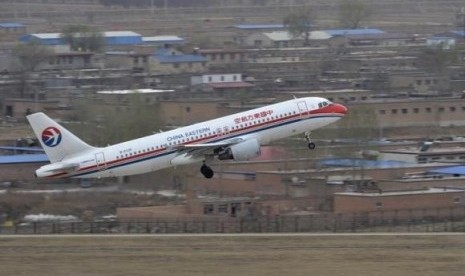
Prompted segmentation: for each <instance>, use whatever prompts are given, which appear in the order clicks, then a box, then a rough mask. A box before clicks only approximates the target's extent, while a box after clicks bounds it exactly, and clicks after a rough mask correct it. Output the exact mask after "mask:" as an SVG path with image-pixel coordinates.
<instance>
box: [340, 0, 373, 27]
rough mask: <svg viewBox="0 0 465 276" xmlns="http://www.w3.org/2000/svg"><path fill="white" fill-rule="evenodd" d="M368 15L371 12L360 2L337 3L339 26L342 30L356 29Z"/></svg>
mask: <svg viewBox="0 0 465 276" xmlns="http://www.w3.org/2000/svg"><path fill="white" fill-rule="evenodd" d="M370 15H371V10H370V9H369V8H368V6H367V5H366V4H364V3H363V2H361V1H360V0H342V1H341V2H340V3H339V24H340V26H341V27H343V28H350V29H357V28H359V27H360V23H361V22H362V21H364V20H367V19H368V18H369V17H370Z"/></svg>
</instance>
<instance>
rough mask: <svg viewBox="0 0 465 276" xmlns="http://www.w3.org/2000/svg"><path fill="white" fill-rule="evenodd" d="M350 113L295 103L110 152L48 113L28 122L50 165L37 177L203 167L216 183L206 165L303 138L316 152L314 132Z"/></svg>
mask: <svg viewBox="0 0 465 276" xmlns="http://www.w3.org/2000/svg"><path fill="white" fill-rule="evenodd" d="M346 113H347V108H346V107H345V106H343V105H342V104H337V103H332V102H331V101H329V100H327V99H325V98H320V97H306V98H294V99H291V100H287V101H284V102H280V103H276V104H272V105H266V106H263V107H259V108H256V109H252V110H249V111H244V112H240V113H236V114H233V115H228V116H225V117H221V118H217V119H213V120H209V121H205V122H201V123H196V124H193V125H190V126H185V127H180V128H177V129H174V130H170V131H166V132H161V133H156V134H153V135H150V136H146V137H142V138H138V139H134V140H130V141H127V142H122V143H119V144H115V145H110V146H107V147H93V146H90V145H88V144H87V143H86V142H84V141H82V140H81V139H79V138H78V137H77V136H75V135H74V134H73V133H71V132H70V131H68V130H67V129H65V128H64V127H62V126H61V125H59V124H58V123H57V122H55V121H54V120H52V119H50V118H49V117H48V116H47V115H45V114H44V113H41V112H39V113H34V114H31V115H28V116H27V119H28V121H29V124H30V125H31V127H32V129H33V131H34V133H35V135H36V136H37V138H38V140H39V142H40V144H41V145H42V147H43V149H44V150H45V153H46V154H47V156H48V157H49V160H50V162H51V164H47V165H44V166H42V167H40V168H39V169H37V170H36V171H35V176H36V177H40V178H42V177H46V178H66V177H71V178H102V177H117V176H128V175H135V174H142V173H147V172H151V171H156V170H160V169H164V168H168V167H175V166H179V165H186V164H191V163H200V162H202V165H201V167H200V172H201V174H202V175H203V176H204V177H205V178H212V177H213V176H214V171H213V170H212V168H211V167H210V166H208V165H207V161H211V160H213V159H214V158H216V159H219V160H236V161H245V160H249V159H251V158H254V157H257V156H259V155H260V147H261V146H262V145H267V144H269V143H270V142H272V141H274V140H278V139H282V138H285V137H289V136H294V135H297V134H302V133H304V134H305V138H306V140H307V142H308V148H309V149H311V150H313V149H315V143H313V142H312V141H311V138H310V132H311V131H313V130H315V129H317V128H321V127H324V126H326V125H329V124H331V123H334V122H336V121H338V120H339V119H340V118H342V117H344V116H345V115H346Z"/></svg>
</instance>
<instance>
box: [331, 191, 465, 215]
mask: <svg viewBox="0 0 465 276" xmlns="http://www.w3.org/2000/svg"><path fill="white" fill-rule="evenodd" d="M456 198H459V199H460V202H459V203H454V199H456ZM464 199H465V193H464V191H457V192H444V193H440V192H438V193H426V194H403V195H387V194H383V193H380V194H378V195H369V196H368V195H363V194H360V195H356V194H355V193H354V195H347V194H335V195H334V212H335V213H356V212H371V211H380V210H383V211H390V210H402V209H422V208H452V207H455V206H458V205H460V206H463V205H464ZM379 203H381V204H382V206H379ZM377 204H378V206H377Z"/></svg>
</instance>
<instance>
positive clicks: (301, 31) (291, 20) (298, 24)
mask: <svg viewBox="0 0 465 276" xmlns="http://www.w3.org/2000/svg"><path fill="white" fill-rule="evenodd" d="M315 18H316V16H315V13H314V12H313V10H312V9H311V8H305V9H302V10H300V11H297V12H295V13H290V14H289V15H287V16H286V17H285V18H284V19H283V24H284V25H285V26H287V28H288V30H289V32H290V33H291V35H292V36H293V37H294V38H299V37H302V38H303V39H304V45H308V44H309V39H310V31H311V29H312V24H313V22H314V21H315Z"/></svg>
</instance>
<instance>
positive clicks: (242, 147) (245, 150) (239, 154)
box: [218, 139, 260, 161]
mask: <svg viewBox="0 0 465 276" xmlns="http://www.w3.org/2000/svg"><path fill="white" fill-rule="evenodd" d="M259 155H260V143H259V142H258V140H257V139H251V140H247V141H244V142H240V143H238V144H235V145H232V146H230V147H228V148H226V149H225V150H223V151H222V152H220V153H219V154H218V159H220V160H228V159H234V160H237V161H246V160H249V159H250V158H253V157H257V156H259Z"/></svg>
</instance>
